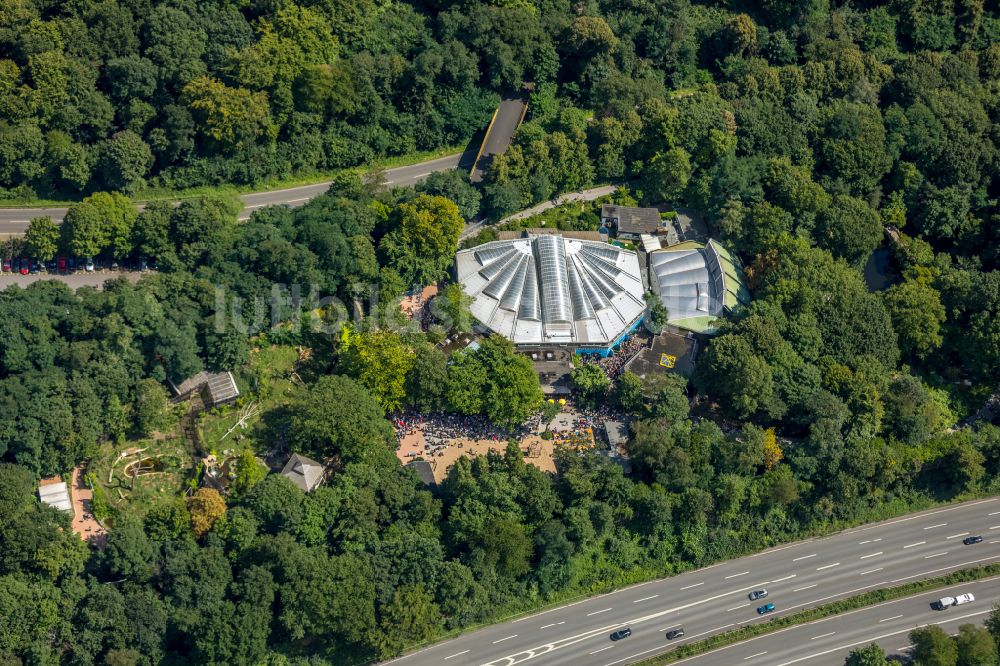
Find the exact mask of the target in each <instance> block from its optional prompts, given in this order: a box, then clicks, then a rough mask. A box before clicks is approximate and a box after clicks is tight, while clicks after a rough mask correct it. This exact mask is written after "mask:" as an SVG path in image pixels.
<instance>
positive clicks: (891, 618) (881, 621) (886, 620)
mask: <svg viewBox="0 0 1000 666" xmlns="http://www.w3.org/2000/svg"><path fill="white" fill-rule="evenodd" d="M901 617H903V616H902V615H893V616H892V617H887V618H885V619H884V620H879V621H878V623H879V624H882V623H883V622H888V621H890V620H898V619H899V618H901Z"/></svg>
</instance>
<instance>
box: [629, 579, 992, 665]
mask: <svg viewBox="0 0 1000 666" xmlns="http://www.w3.org/2000/svg"><path fill="white" fill-rule="evenodd" d="M997 575H1000V563H996V564H990V565H988V566H984V567H975V568H973V569H962V570H960V571H955V572H952V573H950V574H948V575H946V576H938V577H936V578H928V579H926V580H921V581H916V582H913V583H907V584H906V585H899V586H897V587H886V588H879V589H877V590H872V591H870V592H866V593H864V594H859V595H858V596H856V597H850V598H848V599H842V600H840V601H835V602H833V603H829V604H824V605H822V606H817V607H815V608H810V609H808V610H804V611H800V612H798V613H793V614H792V615H786V616H784V617H779V618H775V619H773V620H771V621H769V622H765V623H762V624H751V625H749V626H746V627H742V628H740V629H736V630H733V631H727V632H725V633H723V634H717V635H715V636H711V637H709V638H706V639H705V640H702V641H698V642H697V643H690V644H688V645H682V646H680V647H678V648H677V649H675V650H671V651H670V652H669V653H667V654H664V655H660V656H658V657H652V658H651V659H646V660H645V661H642V662H639V665H640V666H660V665H661V664H671V663H673V662H675V661H678V660H680V659H684V658H687V657H693V656H695V655H699V654H704V653H706V652H710V651H711V650H716V649H718V648H721V647H724V646H727V645H732V644H734V643H739V642H741V641H745V640H747V639H750V638H755V637H757V636H763V635H765V634H769V633H772V632H775V631H778V630H779V629H785V628H787V627H792V626H795V625H800V624H807V623H809V622H814V621H816V620H819V619H822V618H825V617H831V616H833V615H839V614H841V613H845V612H847V611H853V610H858V609H860V608H865V607H866V606H873V605H875V604H880V603H883V602H886V601H892V600H894V599H902V598H903V597H909V596H913V595H915V594H920V593H922V592H928V591H930V590H935V589H938V588H943V587H948V586H951V585H958V584H959V583H968V582H971V581H974V580H982V579H984V578H993V577H995V576H997Z"/></svg>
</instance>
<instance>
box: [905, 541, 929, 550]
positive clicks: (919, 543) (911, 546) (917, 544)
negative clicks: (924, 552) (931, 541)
mask: <svg viewBox="0 0 1000 666" xmlns="http://www.w3.org/2000/svg"><path fill="white" fill-rule="evenodd" d="M925 543H927V542H926V541H918V542H916V543H911V544H909V545H908V546H903V550H906V549H907V548H913V547H914V546H922V545H924V544H925Z"/></svg>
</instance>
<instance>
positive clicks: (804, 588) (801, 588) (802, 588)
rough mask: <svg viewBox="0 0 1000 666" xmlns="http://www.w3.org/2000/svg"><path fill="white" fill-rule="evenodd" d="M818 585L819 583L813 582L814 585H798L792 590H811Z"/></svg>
mask: <svg viewBox="0 0 1000 666" xmlns="http://www.w3.org/2000/svg"><path fill="white" fill-rule="evenodd" d="M816 585H817V583H813V584H812V585H806V586H805V587H797V588H795V589H794V590H792V592H801V591H802V590H811V589H812V588H814V587H816Z"/></svg>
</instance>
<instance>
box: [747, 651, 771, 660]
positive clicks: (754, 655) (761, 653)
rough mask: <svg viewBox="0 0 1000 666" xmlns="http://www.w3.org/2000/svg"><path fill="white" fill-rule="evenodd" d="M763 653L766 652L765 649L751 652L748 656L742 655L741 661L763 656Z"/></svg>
mask: <svg viewBox="0 0 1000 666" xmlns="http://www.w3.org/2000/svg"><path fill="white" fill-rule="evenodd" d="M765 654H767V650H764V651H763V652H758V653H757V654H752V655H750V656H749V657H743V661H746V660H747V659H753V658H754V657H763V656H764V655H765Z"/></svg>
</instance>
